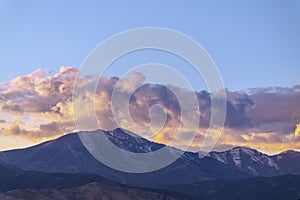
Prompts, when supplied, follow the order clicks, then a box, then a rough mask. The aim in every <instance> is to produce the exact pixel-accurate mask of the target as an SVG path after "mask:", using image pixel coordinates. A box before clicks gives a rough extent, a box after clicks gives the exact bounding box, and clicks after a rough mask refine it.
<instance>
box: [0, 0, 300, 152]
mask: <svg viewBox="0 0 300 200" xmlns="http://www.w3.org/2000/svg"><path fill="white" fill-rule="evenodd" d="M299 10H300V3H299V1H296V0H294V1H293V0H289V1H279V0H274V1H271V0H266V1H259V0H254V1H243V2H240V1H222V2H220V1H189V2H183V1H89V2H88V3H87V2H85V1H75V2H74V1H55V0H53V1H47V2H46V1H30V0H29V1H14V0H2V1H1V2H0V26H1V28H0V36H1V37H0V44H1V45H0V55H1V59H0V69H1V73H0V83H1V85H0V105H1V107H2V112H1V114H0V127H1V128H2V129H1V133H2V135H1V136H0V137H1V141H0V149H2V150H3V149H11V148H19V147H24V146H29V145H32V144H35V143H39V142H41V141H44V140H48V139H51V138H55V137H57V136H61V135H62V134H65V133H67V132H70V131H72V130H74V124H72V119H71V118H72V109H71V102H70V95H71V92H70V91H72V90H71V89H72V84H73V82H72V80H73V79H74V74H77V73H78V70H77V69H79V68H80V66H81V65H82V63H83V61H84V59H85V58H86V57H87V56H88V55H89V53H90V52H91V51H92V49H93V48H94V47H95V46H96V45H98V44H99V43H101V42H103V41H104V40H105V39H107V38H108V37H110V36H112V35H115V34H117V33H119V32H122V31H126V30H129V29H134V28H141V27H162V28H168V29H173V30H176V31H179V32H182V33H184V34H186V35H188V36H190V37H191V38H193V39H194V40H196V41H197V42H198V43H199V44H200V45H202V46H203V47H204V48H205V49H206V51H207V52H208V54H209V55H210V56H211V58H212V59H213V60H214V62H215V63H216V65H217V67H218V69H219V71H220V74H221V76H222V78H223V81H224V84H225V87H226V88H227V89H228V90H227V91H226V92H227V94H228V96H229V99H228V103H227V104H228V105H227V107H228V109H229V111H228V115H227V121H226V122H225V127H226V128H225V134H223V135H224V136H223V138H221V140H220V143H219V144H218V146H217V149H225V148H229V147H232V146H235V145H245V146H250V147H253V148H258V149H261V150H263V151H264V152H268V153H274V152H279V151H283V150H287V149H291V148H292V149H300V144H299V138H298V135H300V134H299V133H300V130H299V125H298V126H297V124H299V122H300V111H299V108H300V105H299V103H298V102H300V99H299V96H300V95H299V86H297V85H299V84H300V81H299V78H298V76H299V68H300V37H299V35H300V20H299V19H300V12H299ZM147 62H159V63H166V64H168V65H170V66H174V67H175V68H176V69H177V70H179V71H180V72H181V73H183V74H184V75H185V76H186V77H188V80H189V81H190V82H191V84H192V85H193V86H194V88H195V89H196V90H197V91H198V93H197V95H198V99H200V100H201V101H202V102H204V104H203V105H202V109H204V110H205V112H204V113H203V114H202V115H201V117H202V119H203V120H204V122H203V123H204V124H202V125H203V127H204V128H205V127H207V124H206V123H205V122H206V120H207V119H208V118H209V111H208V110H209V109H208V110H207V108H208V107H207V106H208V105H209V102H207V99H206V96H205V93H203V92H200V91H201V90H205V89H206V88H205V85H204V83H203V80H202V79H201V77H199V76H197V75H195V73H194V71H193V70H192V69H191V68H190V67H191V66H189V65H187V64H186V63H184V62H183V61H182V60H180V59H178V58H175V57H174V56H170V55H168V54H165V53H162V52H154V51H145V52H137V53H136V54H135V55H133V56H130V55H129V56H127V58H126V57H124V58H123V60H120V62H119V63H116V64H115V65H113V66H111V68H110V69H109V71H108V72H107V76H118V77H119V76H121V75H122V73H123V72H124V71H126V70H127V68H128V67H132V66H136V65H139V64H143V63H147ZM67 66H71V67H67ZM49 71H50V72H49ZM19 76H21V77H19ZM17 77H19V78H17ZM144 78H145V77H143V75H141V74H136V75H135V76H134V77H133V79H134V80H136V82H135V83H138V82H139V81H141V80H144ZM105 81H106V82H105V84H104V89H103V90H101V89H100V90H99V94H98V95H99V96H100V97H101V99H102V100H101V101H99V102H97V104H99V106H100V107H105V106H106V104H105V105H104V104H103V103H104V102H105V101H104V100H107V101H109V98H108V97H109V94H108V93H107V91H110V89H111V88H112V87H115V86H116V85H117V86H118V84H116V82H115V79H111V78H107V79H105ZM119 84H120V86H118V87H120V88H121V89H122V91H124V92H125V91H127V92H128V88H131V87H133V86H132V85H131V84H128V82H121V83H119ZM270 87H273V89H271V88H270ZM143 90H145V91H147V94H148V96H147V98H145V99H143V98H142V97H141V93H143V92H141V91H143ZM143 90H141V91H140V92H139V93H137V94H136V102H132V106H133V107H132V109H133V112H134V111H135V109H137V110H138V111H140V110H142V109H145V110H147V109H149V106H151V103H149V102H152V100H153V98H156V97H157V96H159V94H162V93H161V92H162V91H164V92H165V90H164V88H156V90H155V92H153V91H152V90H150V91H149V88H147V87H145V88H144V89H143ZM87 93H88V91H87ZM89 95H90V94H89V93H88V94H87V96H89ZM139 98H140V99H139ZM165 98H166V99H164V100H160V101H158V103H160V104H163V105H165V106H167V105H168V103H167V100H170V99H172V97H171V96H170V99H168V98H167V97H165ZM141 99H142V100H141ZM170 101H171V100H170ZM205 102H206V103H205ZM270 102H272V103H270ZM172 105H176V103H174V104H172ZM175 108H176V106H175ZM175 108H173V107H168V108H167V109H166V112H167V113H168V114H169V116H170V117H171V118H172V119H173V121H172V120H171V118H170V120H169V121H168V127H167V128H169V129H171V128H172V127H173V126H176V123H177V122H176V120H175V121H174V119H177V113H178V110H176V109H175ZM206 111H207V113H206ZM97 114H98V115H99V116H98V117H99V118H100V119H102V120H103V122H105V123H104V126H105V127H106V128H112V127H114V126H115V124H114V123H113V122H111V121H110V120H109V119H107V118H106V117H107V116H110V114H111V113H108V110H107V107H105V109H104V108H103V109H100V110H97ZM136 119H140V122H139V123H141V124H143V123H147V122H148V121H149V119H148V118H147V116H140V115H139V113H136ZM122 123H124V126H125V128H129V129H131V130H138V129H137V127H131V126H130V125H129V124H126V122H122ZM174 124H175V125H174ZM297 127H298V128H297ZM169 129H166V130H164V134H165V136H159V137H157V138H155V140H156V141H158V142H167V141H168V140H169V139H170V138H172V134H173V133H172V131H170V130H169ZM189 131H190V130H188V129H186V130H184V133H185V135H188V134H189ZM201 131H203V130H200V131H199V141H201V138H202V139H203V137H202V136H203V133H202V132H201ZM199 141H198V143H197V142H196V143H197V144H195V145H194V149H192V150H196V149H197V148H196V147H197V145H199V144H200V143H199ZM183 142H184V141H183ZM178 147H180V144H178Z"/></svg>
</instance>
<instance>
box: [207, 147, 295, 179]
mask: <svg viewBox="0 0 300 200" xmlns="http://www.w3.org/2000/svg"><path fill="white" fill-rule="evenodd" d="M208 156H209V157H211V158H213V159H215V160H218V161H219V162H222V163H224V164H226V165H227V166H230V167H231V168H233V169H236V170H240V171H242V172H244V173H248V174H251V175H253V176H279V175H284V174H295V175H300V152H296V151H287V152H283V153H280V154H278V155H275V156H268V155H266V154H263V153H261V152H259V151H257V150H254V149H250V148H248V147H235V148H233V149H230V150H228V151H224V152H210V153H209V154H208Z"/></svg>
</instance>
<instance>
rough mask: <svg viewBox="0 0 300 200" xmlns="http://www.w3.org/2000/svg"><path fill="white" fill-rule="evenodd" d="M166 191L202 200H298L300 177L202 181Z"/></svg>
mask: <svg viewBox="0 0 300 200" xmlns="http://www.w3.org/2000/svg"><path fill="white" fill-rule="evenodd" d="M167 189H169V190H171V191H174V192H178V193H181V194H188V195H190V196H193V197H195V198H200V199H204V200H223V199H226V200H241V199H243V200H253V199H264V200H283V199H284V200H298V199H300V176H295V175H284V176H278V177H255V178H251V179H243V180H216V181H203V182H199V183H194V184H186V185H172V186H168V187H167Z"/></svg>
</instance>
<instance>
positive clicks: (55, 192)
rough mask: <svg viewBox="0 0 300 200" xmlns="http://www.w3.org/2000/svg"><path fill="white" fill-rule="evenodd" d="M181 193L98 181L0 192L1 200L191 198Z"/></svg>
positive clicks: (177, 199) (173, 199)
mask: <svg viewBox="0 0 300 200" xmlns="http://www.w3.org/2000/svg"><path fill="white" fill-rule="evenodd" d="M180 196H182V195H178V194H171V193H170V192H163V191H154V190H145V189H138V188H129V187H124V186H123V187H121V186H115V187H110V186H107V185H104V184H100V183H89V184H87V185H84V186H80V187H75V188H67V189H44V190H32V189H27V190H13V191H9V192H6V193H2V194H0V199H2V200H21V199H22V200H33V199H43V200H53V199H55V200H71V199H72V200H75V199H78V200H79V199H88V200H108V199H113V200H188V199H191V198H185V197H180Z"/></svg>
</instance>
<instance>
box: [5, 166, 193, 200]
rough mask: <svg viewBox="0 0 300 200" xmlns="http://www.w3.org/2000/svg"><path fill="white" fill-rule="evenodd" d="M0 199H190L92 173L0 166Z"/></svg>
mask: <svg viewBox="0 0 300 200" xmlns="http://www.w3.org/2000/svg"><path fill="white" fill-rule="evenodd" d="M0 177H1V178H0V191H1V192H3V193H0V199H2V200H4V199H7V200H12V199H22V200H33V199H56V200H60V199H62V200H65V199H141V200H142V199H153V200H156V199H157V200H159V199H162V200H163V199H170V200H177V199H178V200H179V199H181V200H183V199H190V198H187V197H184V196H183V195H178V194H175V193H172V192H167V191H163V190H153V189H152V190H150V189H142V188H132V187H128V186H124V185H121V184H119V183H116V182H113V181H110V180H107V179H105V178H102V177H100V176H98V175H94V174H67V173H43V172H34V171H23V170H21V169H18V168H16V167H13V166H9V165H2V164H0Z"/></svg>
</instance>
